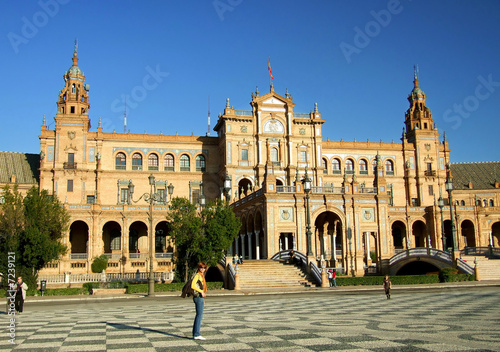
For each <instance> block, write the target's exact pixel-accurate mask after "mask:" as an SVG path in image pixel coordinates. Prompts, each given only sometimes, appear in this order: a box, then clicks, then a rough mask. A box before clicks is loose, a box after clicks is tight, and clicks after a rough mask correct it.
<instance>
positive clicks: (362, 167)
mask: <svg viewBox="0 0 500 352" xmlns="http://www.w3.org/2000/svg"><path fill="white" fill-rule="evenodd" d="M359 173H360V174H361V175H368V163H367V162H366V160H364V159H361V160H360V161H359Z"/></svg>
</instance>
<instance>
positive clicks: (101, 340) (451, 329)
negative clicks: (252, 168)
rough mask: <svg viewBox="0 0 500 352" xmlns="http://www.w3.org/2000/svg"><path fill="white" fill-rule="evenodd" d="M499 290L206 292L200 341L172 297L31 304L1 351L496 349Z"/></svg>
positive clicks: (188, 307) (188, 308) (185, 310)
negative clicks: (12, 340)
mask: <svg viewBox="0 0 500 352" xmlns="http://www.w3.org/2000/svg"><path fill="white" fill-rule="evenodd" d="M499 284H500V283H495V284H493V283H490V285H484V284H483V285H481V283H468V284H440V285H426V286H420V287H397V288H395V289H394V290H393V294H392V297H391V299H390V300H387V299H386V298H385V295H384V294H383V290H382V289H381V288H380V287H371V288H367V287H343V288H337V289H313V290H307V289H304V290H296V291H295V292H293V291H289V292H284V291H282V292H279V290H276V291H274V292H267V294H265V292H245V293H244V294H243V293H241V292H239V293H238V292H235V291H226V292H224V291H218V292H211V293H212V296H209V297H208V298H207V299H206V307H205V315H204V318H203V322H202V334H203V336H205V337H206V338H207V340H206V341H195V340H192V339H191V338H190V337H191V329H192V323H193V318H194V304H193V302H192V300H191V299H189V298H187V299H182V298H180V297H176V296H175V294H170V295H163V296H158V297H153V298H151V297H137V296H120V297H113V298H107V299H105V298H91V297H73V298H67V297H65V298H64V297H58V298H54V297H43V298H42V297H40V298H38V299H32V300H31V301H30V300H28V301H27V302H26V307H25V312H24V313H23V314H21V315H19V316H16V318H15V319H16V344H15V345H12V344H10V343H9V342H8V337H7V335H6V334H4V340H3V341H0V351H9V350H15V351H110V350H111V351H134V352H135V351H139V352H141V351H350V352H353V351H355V352H361V351H381V352H382V351H383V352H386V351H500V347H499V345H500V332H499V331H498V326H499V323H500V308H499V307H500V290H499V289H498V287H499ZM124 297H128V298H124ZM3 316H4V325H5V326H7V325H8V316H7V315H3Z"/></svg>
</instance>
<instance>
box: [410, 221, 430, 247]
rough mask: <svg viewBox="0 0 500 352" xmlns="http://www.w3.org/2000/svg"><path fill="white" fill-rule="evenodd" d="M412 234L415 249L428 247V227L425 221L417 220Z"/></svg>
mask: <svg viewBox="0 0 500 352" xmlns="http://www.w3.org/2000/svg"><path fill="white" fill-rule="evenodd" d="M412 234H413V247H415V248H418V247H426V243H427V242H428V238H427V227H426V226H425V223H424V222H423V221H420V220H417V221H415V222H414V223H413V226H412ZM427 245H428V243H427Z"/></svg>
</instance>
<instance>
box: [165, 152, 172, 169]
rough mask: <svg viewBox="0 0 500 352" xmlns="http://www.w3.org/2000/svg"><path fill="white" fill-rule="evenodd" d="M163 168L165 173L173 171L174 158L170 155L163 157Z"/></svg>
mask: <svg viewBox="0 0 500 352" xmlns="http://www.w3.org/2000/svg"><path fill="white" fill-rule="evenodd" d="M164 167H165V171H174V156H173V155H172V154H167V155H165V160H164Z"/></svg>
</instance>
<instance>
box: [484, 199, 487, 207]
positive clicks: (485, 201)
mask: <svg viewBox="0 0 500 352" xmlns="http://www.w3.org/2000/svg"><path fill="white" fill-rule="evenodd" d="M487 206H488V201H487V200H486V199H483V207H487Z"/></svg>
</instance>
